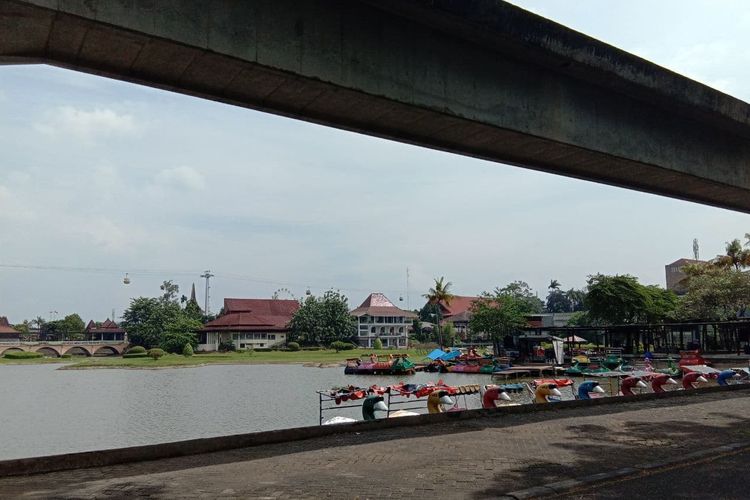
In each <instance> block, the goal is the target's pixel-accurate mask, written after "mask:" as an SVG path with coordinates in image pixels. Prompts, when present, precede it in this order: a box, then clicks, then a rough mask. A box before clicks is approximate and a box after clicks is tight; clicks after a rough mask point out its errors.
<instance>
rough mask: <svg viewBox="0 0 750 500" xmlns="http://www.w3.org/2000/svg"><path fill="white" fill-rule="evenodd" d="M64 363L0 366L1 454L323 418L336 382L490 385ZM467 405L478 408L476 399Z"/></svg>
mask: <svg viewBox="0 0 750 500" xmlns="http://www.w3.org/2000/svg"><path fill="white" fill-rule="evenodd" d="M57 368H59V366H58V365H28V366H20V365H15V366H14V365H5V366H0V381H2V382H1V383H0V459H8V458H22V457H31V456H40V455H49V454H57V453H68V452H75V451H87V450H98V449H106V448H118V447H123V446H134V445H140V444H153V443H159V442H168V441H177V440H184V439H191V438H199V437H211V436H221V435H228V434H239V433H245V432H253V431H264V430H272V429H282V428H286V427H298V426H306V425H318V395H317V393H316V392H315V391H316V390H327V389H330V388H331V387H335V386H343V385H350V384H351V385H358V386H362V387H367V386H370V385H372V384H378V385H390V384H394V383H397V382H399V381H402V380H404V381H408V382H410V383H423V382H428V381H437V379H438V378H442V379H443V380H444V381H445V382H446V383H448V384H451V385H460V384H481V383H484V384H488V383H490V377H489V376H487V375H464V374H450V373H447V374H436V373H418V374H416V375H414V376H411V377H388V376H366V375H359V376H358V375H344V373H343V368H308V367H304V366H301V365H236V366H232V365H213V366H204V367H199V368H181V369H166V370H118V369H103V370H58V369H57ZM459 403H461V406H464V404H463V399H461V400H459ZM467 403H468V404H467V406H468V407H470V408H477V407H479V406H480V402H479V398H478V396H473V397H472V396H468V397H467ZM394 408H395V407H394ZM336 415H341V416H350V417H354V418H360V417H361V413H360V410H359V409H344V408H337V409H336V410H335V411H332V412H327V413H326V418H329V417H333V416H336Z"/></svg>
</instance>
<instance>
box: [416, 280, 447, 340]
mask: <svg viewBox="0 0 750 500" xmlns="http://www.w3.org/2000/svg"><path fill="white" fill-rule="evenodd" d="M452 285H453V283H451V282H450V281H449V282H447V283H446V282H445V277H443V276H441V277H440V279H437V278H436V279H435V286H434V287H433V288H430V289H429V291H428V292H427V293H426V294H424V295H423V297H424V298H426V299H427V302H428V303H429V304H433V305H434V306H435V309H436V313H435V314H436V316H437V318H436V321H435V323H436V325H437V331H438V342H439V343H440V347H441V348H442V347H443V336H442V335H440V319H441V316H442V314H441V310H440V306H441V304H444V305H446V306H448V305H450V303H451V300H453V297H454V295H453V294H452V293H451V292H450V287H451V286H452Z"/></svg>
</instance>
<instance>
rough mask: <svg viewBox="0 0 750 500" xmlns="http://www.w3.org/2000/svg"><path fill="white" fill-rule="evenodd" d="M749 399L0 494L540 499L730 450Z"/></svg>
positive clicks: (166, 469)
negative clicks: (532, 490) (533, 492)
mask: <svg viewBox="0 0 750 500" xmlns="http://www.w3.org/2000/svg"><path fill="white" fill-rule="evenodd" d="M749 404H750V391H748V390H735V391H726V392H710V393H704V394H693V395H685V396H679V397H669V398H658V399H653V398H652V399H649V400H645V401H632V400H630V401H629V402H626V403H617V404H609V405H599V404H591V405H577V406H575V407H569V408H561V409H558V410H554V411H538V412H531V413H514V414H504V415H502V416H494V417H483V418H477V419H468V420H461V421H460V422H459V421H458V420H456V421H453V420H451V421H445V422H440V423H431V424H425V425H418V426H413V425H412V426H398V427H391V428H379V429H373V430H366V431H362V432H357V433H340V434H336V435H332V436H323V437H316V438H311V439H305V440H302V441H299V440H298V441H287V442H276V443H268V444H264V445H263V446H256V447H250V448H241V449H235V450H228V451H216V452H214V453H208V454H204V455H189V456H184V457H176V458H170V459H161V460H149V461H143V462H134V463H127V464H122V465H111V466H107V467H91V468H88V469H79V470H73V471H61V472H53V473H47V474H37V475H32V476H16V477H2V478H0V491H2V492H3V495H5V496H8V497H13V498H14V497H20V496H23V497H24V498H69V497H75V498H104V497H108V496H116V497H118V498H125V497H129V498H136V497H140V496H148V497H149V498H218V497H227V498H261V497H262V498H353V497H360V498H365V497H373V498H374V497H377V498H390V497H398V498H417V497H419V498H426V497H440V498H455V499H461V498H467V499H477V498H501V497H503V496H504V495H507V494H509V493H513V492H519V491H520V490H525V491H530V490H527V489H528V488H536V495H535V496H537V497H543V496H549V495H556V494H560V492H565V491H568V490H564V489H561V488H564V487H565V486H564V485H565V484H567V485H568V488H570V485H571V484H573V485H574V486H575V485H578V487H579V488H580V487H587V488H592V487H593V488H603V487H605V486H606V487H608V488H612V487H614V486H615V485H618V484H623V482H624V483H627V482H628V481H641V480H643V479H642V478H643V477H644V476H643V472H642V471H643V467H645V466H646V464H674V463H678V464H679V463H680V461H683V462H685V463H688V462H689V461H690V460H693V462H690V463H694V462H695V460H696V459H695V458H694V456H695V454H696V453H697V452H700V451H704V452H705V451H708V452H711V450H714V449H719V450H722V449H723V450H724V453H727V452H726V450H727V449H730V448H731V449H735V448H736V449H739V448H737V446H738V443H739V445H741V444H742V442H743V440H745V442H747V436H746V435H745V434H743V433H742V432H741V429H742V428H744V426H745V425H746V423H747V421H746V419H745V418H744V415H746V414H747V408H748V405H749ZM436 436H439V438H436ZM446 442H449V443H450V444H449V445H448V448H446ZM488 443H492V445H488ZM169 445H172V444H167V445H165V446H169ZM172 446H173V445H172ZM747 446H748V447H750V445H747ZM732 447H734V448H732ZM447 450H448V451H449V452H448V451H447ZM102 453H105V452H102ZM691 457H693V458H691ZM28 460H34V459H28ZM671 466H672V467H674V465H671ZM15 470H17V469H15ZM695 470H697V471H698V473H699V474H703V473H706V469H705V468H700V467H699V468H698V469H695ZM540 471H543V474H541V475H540ZM618 471H620V472H619V474H620V475H619V476H618V475H617V474H618ZM622 471H625V472H622ZM628 471H629V474H630V476H628V475H627V473H628ZM596 475H598V479H596V480H588V481H587V480H586V478H591V477H597V476H596ZM384 477H387V478H389V480H388V481H384V480H383V478H384ZM615 477H616V478H617V479H619V480H620V481H621V482H619V483H613V482H611V481H612V478H615ZM608 480H609V481H610V482H607V481H608ZM576 481H577V482H576ZM593 481H598V484H594V482H593ZM563 482H565V483H563ZM546 483H555V485H557V486H554V487H553V485H550V486H544V485H545V484H546ZM554 488H557V489H554ZM696 495H697V496H702V497H711V496H712V493H711V491H710V490H707V491H705V492H702V493H700V492H697V493H696ZM530 496H531V495H527V496H522V495H521V494H520V493H519V494H518V495H513V497H508V498H529V497H530ZM666 496H668V495H666ZM697 496H696V497H697ZM612 498H621V497H620V496H617V495H615V496H613V497H612Z"/></svg>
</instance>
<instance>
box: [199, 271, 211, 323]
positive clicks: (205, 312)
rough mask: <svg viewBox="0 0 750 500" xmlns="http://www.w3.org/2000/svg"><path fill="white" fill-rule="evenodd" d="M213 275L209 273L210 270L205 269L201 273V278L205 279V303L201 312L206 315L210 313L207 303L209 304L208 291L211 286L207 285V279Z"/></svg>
mask: <svg viewBox="0 0 750 500" xmlns="http://www.w3.org/2000/svg"><path fill="white" fill-rule="evenodd" d="M213 276H214V275H213V274H211V271H210V270H206V271H204V272H203V274H201V278H205V279H206V305H205V307H204V308H203V314H205V315H206V316H208V315H209V314H210V313H209V310H208V304H209V302H208V291H209V290H210V289H211V286H210V285H209V280H210V279H211V278H212V277H213Z"/></svg>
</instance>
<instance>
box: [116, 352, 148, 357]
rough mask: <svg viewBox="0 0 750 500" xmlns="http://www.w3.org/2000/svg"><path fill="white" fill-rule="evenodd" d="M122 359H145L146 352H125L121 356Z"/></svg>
mask: <svg viewBox="0 0 750 500" xmlns="http://www.w3.org/2000/svg"><path fill="white" fill-rule="evenodd" d="M122 357H123V358H147V357H148V353H147V352H126V353H125V354H123V355H122Z"/></svg>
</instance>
